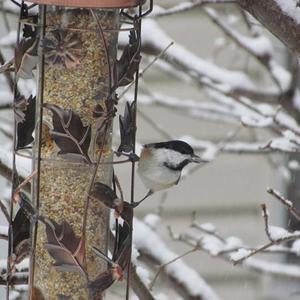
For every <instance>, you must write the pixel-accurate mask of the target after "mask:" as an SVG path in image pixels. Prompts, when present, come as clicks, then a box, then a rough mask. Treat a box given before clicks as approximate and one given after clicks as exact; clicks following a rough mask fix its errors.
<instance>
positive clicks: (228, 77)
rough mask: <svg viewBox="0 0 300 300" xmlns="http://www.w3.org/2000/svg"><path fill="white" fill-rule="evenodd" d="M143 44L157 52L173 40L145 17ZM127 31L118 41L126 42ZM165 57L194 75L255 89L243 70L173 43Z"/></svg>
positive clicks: (232, 85)
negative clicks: (232, 68)
mask: <svg viewBox="0 0 300 300" xmlns="http://www.w3.org/2000/svg"><path fill="white" fill-rule="evenodd" d="M142 36H143V45H144V46H145V47H147V45H149V46H151V47H154V48H155V49H156V50H158V52H161V51H163V50H164V49H165V48H166V47H167V46H168V45H169V44H170V43H171V42H173V40H172V39H171V38H170V37H169V36H168V35H167V34H166V33H165V32H164V31H163V30H161V29H160V27H159V26H158V24H157V23H156V22H155V21H154V20H151V19H145V20H144V21H143V26H142ZM127 40H128V36H127V33H121V34H120V37H119V41H120V43H121V44H126V43H127ZM166 57H167V58H168V59H169V60H172V61H175V62H176V61H178V62H180V64H182V65H183V66H184V67H185V68H187V69H189V70H190V71H191V72H195V74H196V76H197V77H199V76H206V77H208V78H210V79H211V80H213V81H216V82H220V83H224V84H227V85H228V86H229V88H230V87H232V88H244V89H257V88H256V85H255V84H254V83H253V82H252V80H251V79H250V78H249V77H248V76H247V75H246V74H245V73H243V72H239V71H230V70H227V69H224V68H221V67H218V66H216V65H215V64H213V63H211V62H208V61H207V60H204V59H202V58H200V57H198V56H197V55H195V54H193V53H192V52H190V51H188V50H187V49H185V48H184V47H183V46H181V45H178V44H175V45H173V46H172V47H171V48H169V50H168V52H167V54H166Z"/></svg>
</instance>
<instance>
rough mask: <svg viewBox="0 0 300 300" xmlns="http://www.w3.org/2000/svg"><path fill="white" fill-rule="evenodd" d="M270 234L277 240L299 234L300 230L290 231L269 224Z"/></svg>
mask: <svg viewBox="0 0 300 300" xmlns="http://www.w3.org/2000/svg"><path fill="white" fill-rule="evenodd" d="M269 234H270V237H271V239H272V240H274V241H277V240H280V239H286V238H289V237H292V236H295V235H299V234H300V231H294V232H288V231H287V230H285V229H284V228H282V227H278V226H269Z"/></svg>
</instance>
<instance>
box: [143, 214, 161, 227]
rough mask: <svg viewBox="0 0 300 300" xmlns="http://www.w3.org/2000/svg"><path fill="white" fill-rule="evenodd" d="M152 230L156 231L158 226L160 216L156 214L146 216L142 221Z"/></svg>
mask: <svg viewBox="0 0 300 300" xmlns="http://www.w3.org/2000/svg"><path fill="white" fill-rule="evenodd" d="M143 221H144V222H145V224H147V225H148V226H149V227H150V228H151V229H152V230H156V229H157V227H158V225H159V224H160V221H161V219H160V216H158V215H157V214H147V215H146V216H145V218H144V220H143Z"/></svg>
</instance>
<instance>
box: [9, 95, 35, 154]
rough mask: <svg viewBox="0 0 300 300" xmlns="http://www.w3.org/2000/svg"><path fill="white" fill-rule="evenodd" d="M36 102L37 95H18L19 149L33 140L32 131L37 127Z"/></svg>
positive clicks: (15, 110)
mask: <svg viewBox="0 0 300 300" xmlns="http://www.w3.org/2000/svg"><path fill="white" fill-rule="evenodd" d="M35 102H36V97H32V96H30V97H29V98H28V99H26V98H25V97H23V96H20V95H19V96H17V98H16V101H15V104H14V112H15V118H16V122H17V149H20V148H23V147H25V146H27V145H29V144H31V143H32V142H33V140H34V139H33V137H32V133H33V130H34V127H35Z"/></svg>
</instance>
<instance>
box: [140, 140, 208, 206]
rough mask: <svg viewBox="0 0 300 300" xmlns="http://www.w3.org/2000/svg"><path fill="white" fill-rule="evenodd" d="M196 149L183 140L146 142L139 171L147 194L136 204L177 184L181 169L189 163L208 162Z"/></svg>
mask: <svg viewBox="0 0 300 300" xmlns="http://www.w3.org/2000/svg"><path fill="white" fill-rule="evenodd" d="M206 162H207V161H206V160H203V159H201V157H199V156H198V155H196V154H195V153H194V149H193V148H192V147H191V146H190V145H189V144H188V143H186V142H184V141H181V140H171V141H166V142H158V143H151V144H145V145H144V146H143V149H142V151H141V155H140V159H139V162H138V168H137V172H138V174H139V177H140V178H141V180H142V182H143V183H144V185H145V187H146V188H148V190H149V191H148V193H147V194H146V196H145V197H144V198H143V199H142V200H140V201H138V202H135V203H136V206H137V205H138V204H140V203H141V202H142V201H144V200H145V199H146V198H147V197H149V196H150V195H152V194H153V193H155V192H158V191H162V190H165V189H168V188H170V187H172V186H174V185H177V184H178V182H179V180H180V177H181V171H182V170H183V168H184V167H185V166H186V165H188V164H189V163H206Z"/></svg>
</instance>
